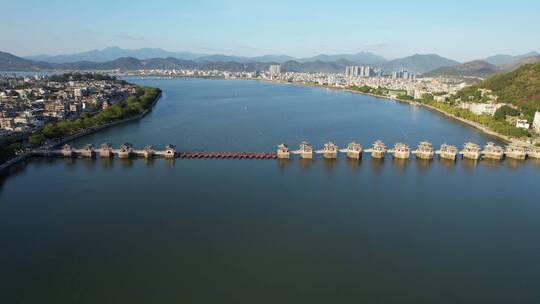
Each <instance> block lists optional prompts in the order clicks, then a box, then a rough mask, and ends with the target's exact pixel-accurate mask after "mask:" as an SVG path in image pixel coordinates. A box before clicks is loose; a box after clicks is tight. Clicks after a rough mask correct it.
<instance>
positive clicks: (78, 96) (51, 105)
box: [0, 74, 137, 136]
mask: <svg viewBox="0 0 540 304" xmlns="http://www.w3.org/2000/svg"><path fill="white" fill-rule="evenodd" d="M98 78H99V79H101V78H102V77H98ZM52 80H56V78H54V76H53V77H48V76H32V77H21V76H15V75H0V135H1V136H6V135H12V134H14V133H20V132H29V131H32V130H34V129H36V128H40V127H41V126H43V125H44V124H45V123H47V122H50V121H56V120H59V119H72V118H77V117H79V116H80V115H81V114H83V113H93V112H96V111H99V110H101V109H106V108H107V107H109V106H110V105H112V104H114V103H116V102H118V101H120V100H123V99H124V98H126V97H127V96H129V95H132V94H135V93H136V92H137V87H136V86H135V85H131V84H128V83H125V82H122V81H116V80H112V79H111V80H96V79H94V78H93V76H92V75H91V74H89V75H88V77H86V78H84V79H79V78H78V80H69V79H67V80H66V81H63V80H62V81H52Z"/></svg>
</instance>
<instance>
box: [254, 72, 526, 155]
mask: <svg viewBox="0 0 540 304" xmlns="http://www.w3.org/2000/svg"><path fill="white" fill-rule="evenodd" d="M254 80H260V79H254ZM263 81H266V82H271V83H280V84H292V85H303V86H308V87H315V88H326V89H330V90H336V91H344V92H348V93H354V94H362V95H368V96H371V97H376V98H383V99H387V100H392V101H398V102H401V103H405V104H408V105H410V106H418V107H424V108H426V109H428V110H430V111H433V112H436V113H438V114H441V115H443V116H444V117H447V118H450V119H453V120H456V121H458V122H460V123H463V124H465V125H467V126H470V127H473V128H475V129H477V130H479V131H481V132H482V133H484V134H485V135H488V136H490V137H493V138H496V139H498V140H500V141H503V142H505V143H507V144H510V143H513V144H517V145H520V146H525V147H532V146H534V143H530V142H527V141H523V140H521V139H518V138H513V137H510V136H506V135H504V134H500V133H498V132H496V131H494V130H492V129H490V128H489V127H487V126H485V125H482V124H480V123H477V122H474V121H471V120H468V119H465V118H463V117H458V116H456V115H454V114H452V113H448V112H446V111H444V110H442V109H440V108H437V107H435V106H432V105H428V104H424V103H421V102H418V101H416V100H405V99H399V98H393V97H389V96H384V95H377V94H372V93H365V92H361V91H357V90H353V89H350V88H340V87H331V86H327V85H319V84H311V83H302V82H285V81H275V80H268V79H264V80H263Z"/></svg>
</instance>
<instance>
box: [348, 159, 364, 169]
mask: <svg viewBox="0 0 540 304" xmlns="http://www.w3.org/2000/svg"><path fill="white" fill-rule="evenodd" d="M346 161H347V166H348V167H349V168H350V169H358V167H360V164H361V163H362V157H360V158H359V159H354V158H348V157H347V158H346Z"/></svg>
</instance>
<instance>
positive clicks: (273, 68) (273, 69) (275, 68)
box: [268, 64, 281, 76]
mask: <svg viewBox="0 0 540 304" xmlns="http://www.w3.org/2000/svg"><path fill="white" fill-rule="evenodd" d="M268 72H270V76H278V75H280V74H281V65H279V64H272V65H270V67H269V68H268Z"/></svg>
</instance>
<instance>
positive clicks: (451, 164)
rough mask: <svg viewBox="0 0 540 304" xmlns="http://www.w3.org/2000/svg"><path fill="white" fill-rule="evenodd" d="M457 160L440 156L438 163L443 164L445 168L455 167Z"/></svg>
mask: <svg viewBox="0 0 540 304" xmlns="http://www.w3.org/2000/svg"><path fill="white" fill-rule="evenodd" d="M456 161H457V160H452V159H446V158H439V159H438V161H437V163H438V164H439V165H440V166H442V168H444V169H445V170H449V169H453V168H454V167H455V165H456Z"/></svg>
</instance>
